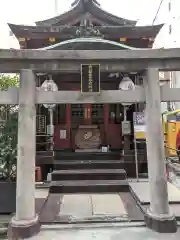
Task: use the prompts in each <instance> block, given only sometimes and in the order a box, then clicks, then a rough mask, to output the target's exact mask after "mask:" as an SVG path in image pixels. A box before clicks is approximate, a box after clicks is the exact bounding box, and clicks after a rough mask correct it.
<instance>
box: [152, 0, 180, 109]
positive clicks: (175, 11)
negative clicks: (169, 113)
mask: <svg viewBox="0 0 180 240" xmlns="http://www.w3.org/2000/svg"><path fill="white" fill-rule="evenodd" d="M161 23H164V26H163V27H162V29H161V31H160V32H159V34H158V36H157V37H156V39H155V42H154V46H153V48H180V0H164V1H162V3H161V6H160V9H159V12H158V14H157V17H156V19H155V21H154V23H153V24H154V25H156V24H161ZM171 87H180V72H173V73H172V74H171ZM171 107H172V108H174V109H178V108H180V102H178V103H171ZM165 108H166V106H165V104H162V109H163V110H164V109H165Z"/></svg>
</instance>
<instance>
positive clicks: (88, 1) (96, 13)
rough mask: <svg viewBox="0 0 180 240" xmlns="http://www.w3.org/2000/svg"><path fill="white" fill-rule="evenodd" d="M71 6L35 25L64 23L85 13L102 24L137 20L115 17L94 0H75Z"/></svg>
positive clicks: (124, 23) (125, 22) (126, 23)
mask: <svg viewBox="0 0 180 240" xmlns="http://www.w3.org/2000/svg"><path fill="white" fill-rule="evenodd" d="M71 6H72V8H71V9H70V10H69V11H67V12H65V13H63V14H61V15H59V16H56V17H53V18H50V19H47V20H44V21H38V22H36V25H37V26H52V25H66V24H69V22H72V21H73V20H75V19H79V18H81V17H83V16H84V15H85V14H89V15H91V17H92V18H95V19H96V20H97V21H98V20H99V22H101V24H102V25H103V24H104V23H105V24H107V23H108V24H109V25H122V26H124V25H132V26H134V25H136V23H137V21H134V20H128V19H125V18H121V17H117V16H115V15H113V14H111V13H109V12H107V11H104V10H103V9H102V8H101V7H100V4H99V3H98V2H97V1H96V0H75V1H74V3H73V4H72V5H71Z"/></svg>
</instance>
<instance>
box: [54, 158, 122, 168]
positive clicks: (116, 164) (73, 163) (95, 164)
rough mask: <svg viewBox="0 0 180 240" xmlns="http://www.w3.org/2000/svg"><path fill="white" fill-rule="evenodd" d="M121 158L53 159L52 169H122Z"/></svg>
mask: <svg viewBox="0 0 180 240" xmlns="http://www.w3.org/2000/svg"><path fill="white" fill-rule="evenodd" d="M123 168H124V161H123V160H96V161H94V160H93V161H92V160H61V161H54V170H68V169H123Z"/></svg>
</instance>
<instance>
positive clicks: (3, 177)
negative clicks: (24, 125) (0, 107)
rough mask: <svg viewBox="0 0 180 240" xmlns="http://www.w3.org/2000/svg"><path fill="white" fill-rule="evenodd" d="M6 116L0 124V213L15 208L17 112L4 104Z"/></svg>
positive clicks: (13, 210) (12, 210) (11, 211)
mask: <svg viewBox="0 0 180 240" xmlns="http://www.w3.org/2000/svg"><path fill="white" fill-rule="evenodd" d="M5 108H6V111H7V113H8V118H7V119H6V121H4V122H3V123H1V125H0V192H1V194H0V214H3V213H4V214H5V213H13V212H15V209H16V161H17V129H18V127H17V126H18V114H17V110H15V108H12V106H11V107H10V106H6V107H5Z"/></svg>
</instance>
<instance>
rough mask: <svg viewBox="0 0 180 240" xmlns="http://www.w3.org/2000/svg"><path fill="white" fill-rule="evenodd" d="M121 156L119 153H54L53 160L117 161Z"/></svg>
mask: <svg viewBox="0 0 180 240" xmlns="http://www.w3.org/2000/svg"><path fill="white" fill-rule="evenodd" d="M121 156H122V154H121V152H107V153H104V152H63V151H55V152H54V160H84V159H86V160H119V159H120V158H121Z"/></svg>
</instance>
